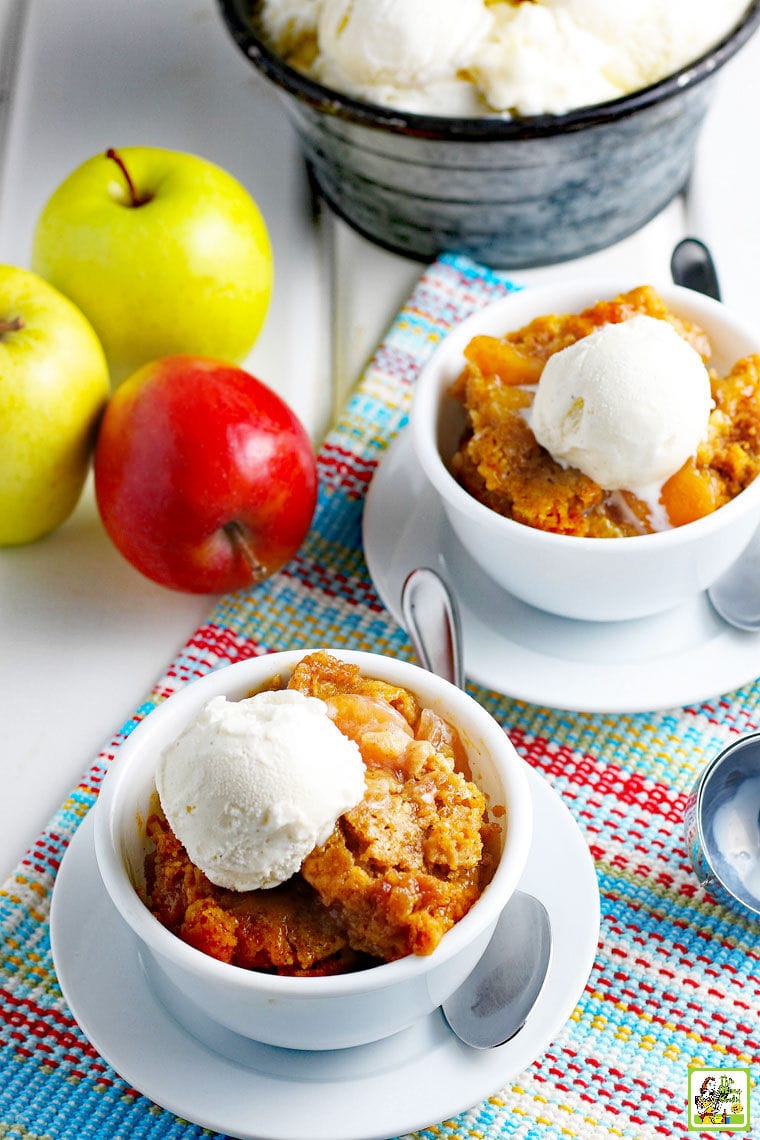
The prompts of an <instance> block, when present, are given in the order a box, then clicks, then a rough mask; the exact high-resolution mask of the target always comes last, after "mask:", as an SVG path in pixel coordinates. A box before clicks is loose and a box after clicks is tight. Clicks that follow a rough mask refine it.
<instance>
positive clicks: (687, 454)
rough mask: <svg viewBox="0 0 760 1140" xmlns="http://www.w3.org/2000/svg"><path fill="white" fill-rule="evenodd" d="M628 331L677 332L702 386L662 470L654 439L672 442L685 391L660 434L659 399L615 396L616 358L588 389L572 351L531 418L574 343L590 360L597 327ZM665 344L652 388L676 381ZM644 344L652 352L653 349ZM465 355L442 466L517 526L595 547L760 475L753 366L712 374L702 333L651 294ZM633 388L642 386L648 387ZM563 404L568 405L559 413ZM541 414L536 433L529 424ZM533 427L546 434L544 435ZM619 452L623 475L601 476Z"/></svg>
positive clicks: (759, 382)
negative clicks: (692, 419) (453, 446)
mask: <svg viewBox="0 0 760 1140" xmlns="http://www.w3.org/2000/svg"><path fill="white" fill-rule="evenodd" d="M624 322H625V323H626V325H627V329H628V330H630V332H631V333H633V331H634V327H635V328H637V329H639V330H640V331H641V337H640V338H639V341H641V339H642V338H644V339H646V338H650V339H651V334H652V331H654V332H655V333H663V332H664V329H663V323H665V324H666V325H667V326H669V328H668V329H667V335H668V336H670V337H671V340H673V339H674V338H673V336H672V331H673V330H675V333H677V334H678V337H679V338H681V341H683V342H686V345H688V346H690V347H691V349H692V350H693V352H691V353H690V355H691V356H693V357H694V358H695V360H696V369H697V370H698V371H699V370H701V372H702V374H703V377H704V391H703V393H702V394H701V396H700V399H701V400H702V405H701V407H702V409H703V411H702V412H700V410H699V408H698V409H697V413H696V414H697V416H699V415H700V414H701V415H703V419H702V421H701V424H700V423H699V421H697V428H696V433H695V434H694V435H693V438H692V445H688V444H687V446H686V448H685V449H683V450H682V451H681V452H680V453H679V452H678V449H677V448H678V445H676V451H675V452H674V453H673V454H674V456H675V459H674V461H673V462H672V463H671V465H670V467H669V468H668V467H667V458H666V461H665V462H666V467H665V468H664V469H663V468H659V469H658V468H657V467H654V468H653V467H652V466H651V463H650V461H651V460H652V458H653V456H652V454H647V449H649V451H650V452H654V451H656V446H655V443H654V442H652V443H651V446H650V438H651V437H655V436H657V435H658V433H659V434H660V435H661V436H662V437H663V440H664V442H663V444H662V449H663V450H666V448H667V447H670V446H671V442H670V439H669V437H668V433H670V435H671V436H673V437H676V436H677V435H678V432H679V431H680V430H681V423H680V421H681V420H684V419H685V418H686V417H687V415H690V414H691V411H692V409H691V403H692V395H691V391H692V389H691V388H689V387H688V386H685V387H684V389H683V391H682V394H680V395H679V396H678V398H677V399H676V400H673V401H671V408H670V414H671V416H672V420H673V423H672V425H667V431H665V430H664V427H663V418H664V417H663V414H661V413H660V411H659V406H658V404H657V400H658V399H659V397H660V392H658V391H657V390H655V391H654V392H653V393H652V392H647V393H646V395H642V394H640V393H639V391H638V389H637V388H636V387H635V385H633V386H632V388H631V392H630V393H629V394H628V396H627V403H625V402H624V400H623V397H622V396H619V395H618V393H617V392H616V390H615V386H616V384H617V383H618V380H619V379H621V374H622V373H624V372H625V367H622V366H621V365H620V364H619V356H618V358H616V359H615V360H613V359H612V355H611V354H610V357H609V361H610V362H607V361H605V360H603V359H601V355H600V358H599V359H597V361H596V363H595V364H594V366H593V367H594V369H595V370H596V371H595V373H594V374H593V375H591V376H590V377H589V380H588V383H587V385H586V387H585V389H584V388H583V382H582V381H581V380H579V375H578V367H580V366H582V364H583V360H582V357H581V353H580V352H577V355H576V356H575V357H574V358H573V363H572V365H569V363H568V366H567V367H566V374H565V375H563V376H561V377H558V380H557V382H556V384H555V389H554V390H553V392H552V401H551V404H550V405H549V406H547V408H546V409H545V411H544V414H543V417H539V416H538V415H537V413H538V411H539V407H538V405H539V391H540V387H541V385H542V384H543V383H544V378H548V374H549V370H550V368H551V369H552V370H553V375H554V376H555V377H557V376H558V370H557V365H559V363H560V357H559V354H562V356H564V354H565V353H566V352H572V351H573V350H574V349H575V350H578V349H580V348H581V343H582V344H583V346H584V351H588V349H587V348H586V346H587V345H590V344H591V343H592V340H594V341H595V342H596V340H597V339H598V337H599V333H600V332H601V331H602V330H607V332H608V331H609V329H610V328H611V327H612V326H620V325H622V323H624ZM629 322H632V323H631V324H628V323H629ZM633 322H635V325H634V323H633ZM642 322H643V323H642ZM618 331H619V330H618ZM605 335H606V334H605ZM586 338H588V340H587V339H586ZM608 339H609V338H608ZM599 343H600V345H601V341H599ZM652 343H654V342H652ZM658 343H659V341H658ZM662 343H663V345H665V346H666V349H667V354H668V359H667V361H666V362H665V365H664V368H663V370H662V371H663V379H662V381H661V380H660V377H658V380H657V385H659V386H660V387H663V386H667V385H666V383H665V382H666V381H667V383H670V380H671V378H672V373H673V372H674V371H676V367H675V366H674V367H673V369H671V367H670V353H671V350H672V346H671V345H670V344H669V343H668V344H667V345H666V342H665V340H664V339H663V341H662ZM645 347H647V349H648V351H649V347H650V346H649V344H647V346H645ZM683 348H684V346H683V344H682V343H680V342H678V344H676V345H675V354H676V355H677V354H678V353H679V352H681V354H682V355H683ZM616 351H617V350H616ZM664 354H665V350H664V349H663V355H664ZM555 357H556V359H555ZM465 358H466V365H465V367H464V370H463V371H462V373H461V375H460V376H459V377H458V379H457V380H456V382H455V383H454V385H453V388H452V390H451V394H452V396H453V397H454V398H455V399H456V400H458V401H459V402H460V403H461V404H462V405H463V407H464V409H465V411H466V428H465V431H464V435H463V437H462V439H461V442H460V445H459V448H458V450H457V451H456V453H455V455H454V456H453V459H452V461H451V464H450V468H451V471H452V473H453V474H454V476H455V478H456V479H457V480H458V481H459V482H460V483H461V485H462V486H463V487H464V488H465V489H466V490H467V491H468V492H469V493H470V494H471V495H473V496H474V497H475V498H476V499H478V500H479V501H480V502H481V503H483V504H484V505H485V506H487V507H489V508H491V509H492V510H494V511H497V512H498V513H499V514H502V515H504V516H506V517H508V518H512V519H515V520H516V521H517V522H520V523H524V524H526V525H528V526H531V527H536V528H539V529H541V530H547V531H552V532H555V533H559V534H567V535H576V536H581V537H591V538H611V537H613V538H614V537H624V536H631V535H637V534H643V533H648V532H651V531H653V530H663V529H668V528H669V527H675V526H681V525H683V524H685V523H689V522H691V521H693V520H695V519H699V518H701V517H703V516H704V515H707V514H709V513H710V512H712V511H714V510H716V509H717V508H719V507H721V506H722V505H723V504H725V503H727V502H729V500H731V499H733V498H734V497H735V496H736V495H738V494H739V493H740V492H741V491H742V490H744V488H745V487H747V486H748V484H749V483H751V482H752V480H753V479H755V478H756V476H757V475H758V472H760V356H756V355H752V356H747V357H745V358H743V359H741V360H739V361H737V362H736V363H735V364H734V365H733V367H732V368H731V369H730V370H729V371H728V373H727V374H726V375H721V374H719V371H718V370H717V368H716V367H715V366H714V364H713V347H712V345H711V343H710V339H709V337H708V336H707V334H706V333H705V332H704V331H703V330H702V329H701V328H699V327H697V326H696V325H694V324H691V323H689V322H688V321H686V320H684V319H682V318H680V317H679V316H677V315H676V314H675V313H673V312H671V311H670V310H669V309H668V307H667V306H666V304H665V302H664V301H663V300H662V298H661V297H660V296H659V295H658V294H657V293H656V292H655V290H654V289H653V288H651V287H650V286H640V287H638V288H636V289H632V290H631V291H629V292H627V293H623V294H621V295H619V296H617V297H615V298H614V299H612V300H604V301H598V302H597V303H596V304H594V305H592V306H591V307H589V308H587V309H585V310H584V311H583V312H580V313H577V314H565V315H557V314H549V315H546V316H540V317H537V318H536V319H534V320H533V321H531V322H530V323H529V324H527V325H526V326H524V327H523V328H520V329H517V330H515V331H513V332H509V333H507V334H506V335H505V336H503V337H492V336H476V337H474V338H473V339H472V340H471V341H470V343H469V345H468V346H467V348H466V350H465ZM566 359H568V358H566ZM647 359H648V361H649V363H645V364H644V365H643V368H644V370H646V369H647V368H649V370H650V372H651V362H652V355H651V353H650V355H649V356H648V358H647ZM700 360H701V363H700ZM550 361H551V362H552V363H551V365H550V364H549V362H550ZM576 361H577V362H578V365H576ZM654 363H655V364H656V363H657V360H656V358H655V361H654ZM660 364H663V361H662V360H660ZM679 367H680V365H679ZM688 369H689V364H688V362H687V365H686V371H687V372H688ZM603 374H604V375H603ZM622 379H625V377H622ZM622 379H621V382H622ZM641 380H642V384H644V383H645V377H641ZM559 381H561V383H559ZM673 382H674V383H675V380H674V381H673ZM685 383H686V382H685ZM696 383H697V384H698V383H699V378H697V382H696ZM574 385H576V386H577V387H574ZM603 385H606V388H605V390H604V391H600V393H599V396H598V406H597V407H596V408H594V413H595V415H596V419H594V417H590V418H587V420H586V425H587V426H584V424H582V423H581V420H582V417H583V416H584V415H585V416H588V412H589V407H590V404H591V402H592V400H593V398H594V394H595V393H594V388H595V386H598V387H599V388H600V389H601V388H602V386H603ZM657 385H655V384H653V385H652V387H654V388H656V387H657ZM650 395H651V396H652V402H653V407H652V409H649V410H648V409H647V408H646V406H645V404H646V401H647V400H648V399H649V398H650ZM563 400H566V401H567V403H566V406H561V405H562V401H563ZM616 400H619V401H620V403H621V408H620V414H619V418H618V428H619V430H615V429H609V428H608V429H605V428H604V418H605V416H606V415H607V413H608V410H609V409H608V405H609V404H610V403H614V402H615V401H616ZM679 401H680V402H679ZM635 417H639V422H641V423H642V424H643V427H642V428H641V430H634V429H631V431H630V432H629V433H628V434H629V436H630V438H628V439H626V438H625V436H626V429H627V427H628V423H627V421H628V420H629V419H630V420H633V419H634V418H635ZM647 417H648V418H647ZM542 418H543V420H544V421H546V422H545V423H544V424H540V422H539V421H540V420H541V419H542ZM552 420H554V421H556V422H552ZM620 425H622V427H621V426H620ZM539 426H542V427H543V430H544V435H543V436H541V432H540V431H539ZM584 432H585V433H586V435H585V437H584V438H582V437H583V433H584ZM595 432H596V437H595V438H594V433H595ZM589 436H590V437H591V438H590V440H589ZM537 437H541V441H539V438H537ZM555 442H556V447H555ZM544 444H545V445H544ZM657 446H659V444H657ZM563 448H564V450H563ZM626 451H629V452H630V453H631V460H630V463H629V467H630V474H628V475H627V476H624V477H617V475H616V476H615V477H613V476H610V477H609V478H608V479H606V478H605V471H606V470H607V469H612V468H614V467H615V466H616V465H617V466H618V467H619V465H620V462H621V455H622V456H623V459H625V455H624V453H625V452H626ZM595 452H598V454H596V455H595V454H594V453H595ZM583 456H585V457H586V459H587V460H588V466H587V468H586V470H583V469H582V468H583V466H584V460H583ZM578 457H580V458H578ZM657 458H658V457H657V456H656V455H655V456H654V459H657ZM594 460H596V461H597V467H594V466H593V461H594ZM600 460H601V462H600ZM599 470H601V472H602V473H601V474H598V471H599ZM639 472H641V474H638V473H639Z"/></svg>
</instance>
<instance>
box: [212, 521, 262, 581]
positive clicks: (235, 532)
mask: <svg viewBox="0 0 760 1140" xmlns="http://www.w3.org/2000/svg"><path fill="white" fill-rule="evenodd" d="M222 530H223V531H224V533H225V534H226V535H227V537H228V538H229V540H230V542H231V543H232V545H233V547H234V548H235V550H236V551H237V553H238V554H240V555H241V557H242V558H243V561H244V562H245V563H246V565H247V567H248V569H249V570H250V572H251V581H252V582H253V583H254V585H255V584H256V583H257V582H263V581H264V579H265V578H266V577H267V568H266V566H264V565H263V563H261V562H259V560H258V558H257V557H256V555H255V554H254V552H253V547H252V546H251V544H250V542H249V541H248V532H247V531H246V530H245V528H244V527H243V526H242V525H241V524H240V523H239V522H237V521H235V520H234V519H233V521H232V522H228V523H225V525H224V526H223V527H222Z"/></svg>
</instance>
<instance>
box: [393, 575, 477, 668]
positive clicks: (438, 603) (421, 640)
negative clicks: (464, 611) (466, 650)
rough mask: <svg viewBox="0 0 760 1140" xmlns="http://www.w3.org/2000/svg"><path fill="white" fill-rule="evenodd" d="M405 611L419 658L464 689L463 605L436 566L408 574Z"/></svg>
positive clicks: (404, 593) (407, 624)
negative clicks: (432, 568)
mask: <svg viewBox="0 0 760 1140" xmlns="http://www.w3.org/2000/svg"><path fill="white" fill-rule="evenodd" d="M401 614H402V617H403V620H404V625H405V627H406V631H407V633H408V634H409V639H410V641H411V643H412V647H413V648H414V652H415V654H416V655H417V659H418V661H419V662H420V663H421V664H422V665H423V666H424V667H425V668H426V669H429V670H430V672H431V673H437V674H438V676H439V677H444V678H445V679H446V680H447V681H451V682H452V683H453V684H454V685H457V686H458V687H459V688H460V689H463V688H464V663H463V660H462V632H461V622H460V617H459V609H458V607H457V603H456V599H455V598H454V596H453V595H452V593H451V591H450V590H449V588H448V586H447V585H446V583H445V582H444V581H443V579H442V578H441V577H440V575H439V574H437V573H436V572H435V570H431V569H429V567H427V566H419V567H417V569H416V570H412V571H411V573H410V574H408V575H407V578H406V580H405V582H404V585H403V587H402V589H401Z"/></svg>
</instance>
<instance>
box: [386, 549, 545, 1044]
mask: <svg viewBox="0 0 760 1140" xmlns="http://www.w3.org/2000/svg"><path fill="white" fill-rule="evenodd" d="M401 612H402V616H403V620H404V625H405V626H406V630H407V633H408V634H409V637H410V640H411V642H412V646H413V647H414V651H415V653H416V654H417V657H418V658H419V660H420V663H421V664H422V665H424V667H425V668H426V669H429V670H430V671H431V672H433V673H437V674H438V675H439V676H441V677H445V678H446V680H448V681H451V682H453V684H455V685H458V686H459V687H460V688H464V668H463V659H462V638H461V626H460V621H459V611H458V608H457V604H456V600H455V598H454V597H453V595H452V594H451V592H450V590H449V588H448V586H447V585H446V583H445V582H444V581H443V579H442V578H441V577H440V575H438V574H437V573H436V572H435V571H434V570H430V569H429V568H428V567H425V566H423V567H419V568H418V569H416V570H412V572H411V573H410V574H409V575H408V577H407V578H406V580H405V582H404V585H403V587H402V590H401ZM551 948H552V939H551V925H550V922H549V915H548V913H547V911H546V907H545V906H544V904H543V903H542V902H540V900H539V899H537V898H535V897H534V896H533V895H529V894H527V893H526V892H525V891H515V892H514V894H513V895H512V897H511V898H510V900H509V902H508V903H507V905H506V906H505V907H504V910H503V911H502V912H501V916H500V918H499V921H498V922H497V924H496V929H495V930H494V932H493V936H492V938H491V941H490V942H489V944H488V946H487V948H486V951H485V953H484V954H483V957H482V958H481V959H480V961H479V962H478V964H477V966H476V967H475V969H474V970H473V971H472V973H471V974H470V976H469V977H468V978H467V979H466V980H465V981H464V982H463V984H462V985H461V986H460V987H459V989H458V990H457V991H456V992H455V993H454V994H452V996H451V997H450V998H447V999H446V1001H445V1002H444V1003H443V1006H442V1009H443V1015H444V1017H445V1018H446V1021H447V1022H448V1024H449V1027H450V1028H451V1029H452V1031H453V1032H454V1033H455V1034H456V1035H457V1037H458V1038H459V1039H460V1040H461V1041H464V1042H465V1044H466V1045H471V1046H472V1047H473V1048H474V1049H492V1048H494V1047H495V1046H496V1045H503V1044H504V1043H505V1042H507V1041H511V1039H512V1038H513V1037H514V1036H515V1035H516V1034H517V1033H519V1032H520V1030H521V1029H522V1027H523V1026H524V1025H525V1022H526V1021H527V1018H528V1015H529V1014H530V1011H531V1010H532V1009H533V1006H534V1005H535V1004H536V1001H537V999H538V996H539V994H540V993H541V990H542V988H543V984H544V981H545V979H546V975H547V972H548V969H549V962H550V959H551Z"/></svg>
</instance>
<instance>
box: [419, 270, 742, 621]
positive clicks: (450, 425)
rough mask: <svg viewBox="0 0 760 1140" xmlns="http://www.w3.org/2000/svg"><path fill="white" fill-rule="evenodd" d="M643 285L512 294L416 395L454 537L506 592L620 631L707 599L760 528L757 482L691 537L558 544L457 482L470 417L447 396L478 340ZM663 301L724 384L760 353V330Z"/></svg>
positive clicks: (699, 306)
mask: <svg viewBox="0 0 760 1140" xmlns="http://www.w3.org/2000/svg"><path fill="white" fill-rule="evenodd" d="M639 284H642V282H639V281H632V280H630V278H627V279H623V278H620V277H618V278H599V279H595V278H589V279H585V278H584V279H581V280H575V281H572V280H571V281H562V280H561V279H560V282H559V283H557V284H549V285H539V286H536V287H532V288H528V289H525V290H521V291H519V292H516V293H512V294H509V295H508V296H506V297H503V298H502V299H501V300H498V301H495V302H494V303H493V304H491V305H488V306H486V308H485V309H482V310H480V312H477V313H475V314H473V315H472V316H471V317H469V318H468V319H467V320H465V321H463V322H462V324H460V325H458V326H457V327H456V328H455V329H454V330H453V331H452V332H451V333H449V335H448V336H446V337H445V338H444V340H443V341H442V342H441V343H440V344H439V345H438V347H437V348H436V349H435V351H434V352H433V354H432V356H431V358H430V360H429V361H428V362H427V363H426V364H425V365H424V366H423V368H422V370H421V372H420V375H419V377H418V379H417V381H416V383H415V386H414V395H413V398H412V409H411V415H410V427H411V435H412V440H413V443H414V448H415V451H416V453H417V458H418V459H419V462H420V465H421V466H422V469H423V471H424V472H425V474H426V475H427V477H428V479H429V481H430V483H431V485H432V486H433V487H434V488H435V491H436V493H437V494H438V495H439V496H440V499H441V503H442V506H443V509H444V511H445V512H446V515H447V517H448V520H449V524H450V525H451V527H452V529H453V530H454V531H455V532H456V534H457V535H458V537H459V539H460V541H461V542H462V544H463V546H464V547H465V548H466V549H467V550H468V551H469V552H470V553H471V555H472V557H473V559H474V560H475V561H476V562H477V563H478V565H479V566H480V567H481V569H482V570H483V571H484V572H485V573H486V574H487V575H488V576H489V577H491V578H493V579H494V581H496V582H498V584H499V585H500V586H502V587H503V588H504V589H506V590H508V591H509V592H510V593H512V594H514V595H515V597H518V598H520V599H521V600H522V601H524V602H527V603H528V604H530V605H533V606H536V607H539V608H540V609H543V610H546V611H548V612H550V613H555V614H559V615H561V616H562V617H571V618H578V619H580V620H583V621H619V620H624V619H630V618H639V617H645V616H648V615H649V614H655V613H662V612H664V611H665V610H668V609H672V608H673V607H674V606H676V605H678V604H680V603H681V602H685V601H688V600H689V599H690V598H694V597H696V596H697V595H698V594H700V593H701V592H702V591H703V590H706V589H707V588H708V586H710V585H711V584H712V582H714V581H715V579H716V578H717V577H718V576H719V575H720V574H721V573H722V572H723V571H724V570H726V569H727V568H728V567H729V566H730V565H731V563H732V562H734V561H735V559H736V558H737V557H738V556H739V554H740V553H741V552H742V550H743V549H744V547H745V546H746V545H747V543H748V542H749V540H750V538H751V537H752V535H753V533H754V531H755V530H756V528H757V526H758V524H759V523H760V479H756V480H754V482H753V483H751V484H750V485H749V487H747V488H746V489H745V490H744V491H743V492H742V493H741V494H740V495H737V497H736V498H735V499H732V500H731V501H730V502H729V503H726V504H725V506H723V507H721V508H720V509H719V510H717V511H714V512H712V513H711V514H709V515H706V516H705V517H704V518H700V519H697V520H696V521H695V522H692V523H688V524H687V525H685V526H680V527H674V528H672V529H670V530H666V531H660V532H658V533H655V534H644V535H636V536H634V537H631V538H624V539H623V538H620V539H610V540H599V539H591V538H578V537H575V536H572V535H560V534H552V533H549V532H547V531H542V530H538V529H537V528H535V527H530V526H525V525H523V524H522V523H518V522H515V521H514V520H513V519H509V518H505V517H503V516H502V515H500V514H498V513H497V512H496V511H493V510H491V509H490V508H488V507H486V506H484V505H483V504H482V503H479V502H478V501H477V500H476V499H475V498H473V496H472V495H470V494H468V492H467V491H465V490H464V488H463V487H461V486H460V485H459V483H458V482H457V481H456V479H455V478H454V477H453V475H451V473H450V472H449V470H448V462H449V460H450V458H451V456H452V455H453V453H454V452H455V450H456V448H457V446H458V444H459V440H460V438H461V434H462V430H463V427H464V423H465V416H464V412H463V409H462V407H461V405H460V404H459V403H458V402H457V401H455V400H454V399H452V398H451V396H449V394H448V390H449V388H450V386H451V384H452V383H453V382H454V380H455V379H456V378H457V376H458V375H459V374H460V372H461V370H462V368H463V366H464V363H465V358H464V349H465V347H466V345H467V344H468V342H469V341H470V340H471V339H472V337H473V336H475V335H480V334H486V335H491V336H503V335H504V334H505V333H507V332H510V331H512V330H516V329H519V328H521V327H523V326H524V325H525V324H527V323H528V322H529V321H531V320H532V319H534V318H535V317H538V316H542V315H545V314H549V313H577V312H580V311H581V310H582V309H584V308H586V307H587V306H589V305H593V304H594V303H595V302H596V301H598V300H605V299H611V298H614V297H615V296H617V295H618V294H619V293H622V292H625V291H627V290H629V289H631V288H633V287H634V286H636V285H639ZM657 291H658V292H659V294H660V296H661V297H662V298H663V300H664V301H665V303H666V304H667V305H668V307H669V308H670V309H671V310H672V311H673V312H674V313H676V314H677V315H678V316H681V317H683V318H685V319H686V320H689V321H692V322H694V323H695V324H697V325H699V326H701V327H702V328H703V329H704V330H705V332H706V333H707V334H708V336H709V337H710V340H711V343H712V346H713V364H714V366H715V367H716V368H717V370H718V372H719V373H721V374H724V373H725V372H727V371H728V370H729V368H730V367H731V366H732V365H733V364H734V363H735V361H736V360H738V359H739V358H741V357H742V356H745V355H748V354H750V353H754V352H758V351H760V335H759V334H758V332H757V328H756V327H755V326H753V325H752V324H750V323H749V322H747V323H745V322H743V321H742V320H740V319H739V318H737V317H735V316H733V315H732V313H731V312H730V311H729V310H728V309H727V308H726V307H725V306H723V305H721V304H719V303H718V302H717V301H714V300H712V298H710V297H704V296H702V294H700V293H696V292H694V291H693V290H691V289H684V288H681V287H679V286H676V285H672V284H669V283H668V284H662V283H659V284H657Z"/></svg>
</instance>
